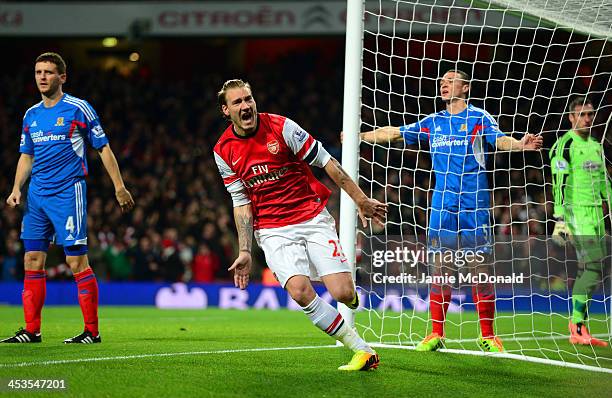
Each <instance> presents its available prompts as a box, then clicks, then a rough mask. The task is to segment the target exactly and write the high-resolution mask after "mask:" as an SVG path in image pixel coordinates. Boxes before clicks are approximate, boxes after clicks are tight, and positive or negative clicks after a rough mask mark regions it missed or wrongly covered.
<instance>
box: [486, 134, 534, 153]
mask: <svg viewBox="0 0 612 398" xmlns="http://www.w3.org/2000/svg"><path fill="white" fill-rule="evenodd" d="M543 141H544V140H543V139H542V136H541V135H534V134H529V133H527V134H525V135H524V136H523V138H521V139H520V140H517V139H516V138H512V137H510V136H508V135H506V136H503V137H499V138H498V139H497V140H496V141H495V146H496V147H497V149H499V150H500V151H539V150H540V149H541V148H542V143H543Z"/></svg>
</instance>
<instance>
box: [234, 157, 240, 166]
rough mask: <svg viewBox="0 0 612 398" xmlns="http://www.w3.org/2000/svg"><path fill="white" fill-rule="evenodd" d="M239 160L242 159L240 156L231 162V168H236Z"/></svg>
mask: <svg viewBox="0 0 612 398" xmlns="http://www.w3.org/2000/svg"><path fill="white" fill-rule="evenodd" d="M240 159H242V156H240V157H239V158H238V159H236V160H234V161H233V162H232V166H236V163H238V162H239V161H240Z"/></svg>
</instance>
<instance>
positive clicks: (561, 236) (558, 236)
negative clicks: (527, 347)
mask: <svg viewBox="0 0 612 398" xmlns="http://www.w3.org/2000/svg"><path fill="white" fill-rule="evenodd" d="M570 236H571V232H570V230H569V228H568V227H567V225H566V224H565V221H563V219H558V220H557V222H556V223H555V229H554V230H553V234H552V240H553V242H555V243H556V244H557V245H559V246H565V243H566V242H567V241H568V239H569V238H570Z"/></svg>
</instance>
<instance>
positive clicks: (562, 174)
mask: <svg viewBox="0 0 612 398" xmlns="http://www.w3.org/2000/svg"><path fill="white" fill-rule="evenodd" d="M568 155H569V142H568V140H563V139H560V140H558V141H557V142H556V143H555V144H554V145H553V147H552V148H551V149H550V170H551V174H552V183H553V184H552V185H553V198H554V200H555V204H554V210H553V216H554V217H562V216H563V214H564V211H563V190H564V189H565V181H566V179H567V177H568V175H569V172H570V164H569V162H570V159H568V157H569V156H568Z"/></svg>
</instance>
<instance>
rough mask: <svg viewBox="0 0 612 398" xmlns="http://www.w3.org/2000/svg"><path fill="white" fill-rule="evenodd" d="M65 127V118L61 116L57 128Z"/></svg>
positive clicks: (56, 122)
mask: <svg viewBox="0 0 612 398" xmlns="http://www.w3.org/2000/svg"><path fill="white" fill-rule="evenodd" d="M63 125H64V117H63V116H60V117H58V118H57V120H56V121H55V127H62V126H63Z"/></svg>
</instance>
